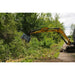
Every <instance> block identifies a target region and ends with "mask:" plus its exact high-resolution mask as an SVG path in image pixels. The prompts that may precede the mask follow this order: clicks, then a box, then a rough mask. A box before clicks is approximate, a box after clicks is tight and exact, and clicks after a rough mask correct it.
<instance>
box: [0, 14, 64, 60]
mask: <svg viewBox="0 0 75 75" xmlns="http://www.w3.org/2000/svg"><path fill="white" fill-rule="evenodd" d="M42 27H49V28H55V27H59V28H61V29H63V30H64V27H63V23H61V22H60V21H59V15H58V14H56V15H55V18H53V17H52V14H51V13H0V61H6V60H9V59H17V58H24V57H25V61H33V60H34V59H38V58H41V57H50V58H56V57H57V56H58V54H59V52H58V50H59V48H57V47H55V49H54V48H53V47H52V45H53V46H54V45H55V44H58V43H59V42H60V41H61V38H60V36H59V35H58V34H57V33H55V32H51V33H39V34H35V35H32V36H31V41H30V43H26V42H25V41H24V40H22V39H21V36H22V34H23V33H26V34H29V32H30V31H31V30H34V29H40V28H42ZM56 49H57V51H55V50H56ZM52 51H53V53H52Z"/></svg>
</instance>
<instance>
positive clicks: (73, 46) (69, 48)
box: [21, 27, 75, 52]
mask: <svg viewBox="0 0 75 75" xmlns="http://www.w3.org/2000/svg"><path fill="white" fill-rule="evenodd" d="M43 32H57V33H58V34H59V35H60V37H61V38H62V39H63V40H64V42H65V43H66V45H67V47H66V49H65V50H66V51H69V52H71V51H72V52H73V51H75V41H74V42H71V41H70V39H69V38H68V37H67V36H66V34H65V33H64V32H63V30H62V29H61V28H48V27H44V28H41V29H37V30H32V31H30V32H29V34H28V35H26V34H23V35H22V37H21V38H22V39H24V40H25V41H27V42H29V41H30V35H32V34H37V33H43ZM61 51H64V49H63V48H62V49H61Z"/></svg>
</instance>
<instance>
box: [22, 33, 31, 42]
mask: <svg viewBox="0 0 75 75" xmlns="http://www.w3.org/2000/svg"><path fill="white" fill-rule="evenodd" d="M21 38H22V39H24V40H25V41H26V42H29V41H30V35H26V34H23V35H22V37H21Z"/></svg>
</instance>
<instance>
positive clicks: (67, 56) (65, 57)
mask: <svg viewBox="0 0 75 75" xmlns="http://www.w3.org/2000/svg"><path fill="white" fill-rule="evenodd" d="M58 59H60V60H62V61H64V62H75V53H67V52H61V53H60V54H59V57H58Z"/></svg>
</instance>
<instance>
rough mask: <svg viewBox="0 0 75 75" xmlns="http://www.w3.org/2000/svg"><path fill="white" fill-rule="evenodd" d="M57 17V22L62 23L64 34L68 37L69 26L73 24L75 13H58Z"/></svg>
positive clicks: (74, 22)
mask: <svg viewBox="0 0 75 75" xmlns="http://www.w3.org/2000/svg"><path fill="white" fill-rule="evenodd" d="M53 15H55V14H53ZM59 17H60V19H59V21H60V22H63V23H64V27H65V34H66V35H70V31H71V24H75V13H59Z"/></svg>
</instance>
